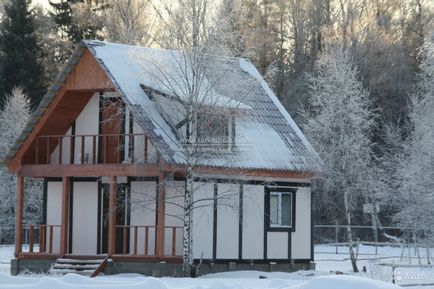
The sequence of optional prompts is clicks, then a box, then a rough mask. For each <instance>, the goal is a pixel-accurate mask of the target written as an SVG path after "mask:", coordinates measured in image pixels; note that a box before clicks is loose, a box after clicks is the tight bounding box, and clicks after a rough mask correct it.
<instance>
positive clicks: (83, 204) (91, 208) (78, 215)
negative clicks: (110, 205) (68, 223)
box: [72, 182, 98, 255]
mask: <svg viewBox="0 0 434 289" xmlns="http://www.w3.org/2000/svg"><path fill="white" fill-rule="evenodd" d="M72 203H73V207H72V210H73V213H72V218H73V221H72V253H73V254H80V255H91V254H96V253H97V251H96V250H97V235H98V183H97V182H73V202H72Z"/></svg>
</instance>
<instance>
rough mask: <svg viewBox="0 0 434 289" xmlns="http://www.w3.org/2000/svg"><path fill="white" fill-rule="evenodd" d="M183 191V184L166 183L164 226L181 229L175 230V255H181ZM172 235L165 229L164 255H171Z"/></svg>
mask: <svg viewBox="0 0 434 289" xmlns="http://www.w3.org/2000/svg"><path fill="white" fill-rule="evenodd" d="M184 191H185V182H183V181H182V182H181V181H173V182H167V184H166V217H165V222H166V226H176V227H181V228H180V229H176V230H175V234H176V244H175V253H176V255H182V237H183V229H182V226H183V221H182V220H183V217H184V210H183V209H182V208H183V206H184ZM172 235H173V230H172V229H170V228H167V229H166V230H165V234H164V238H165V242H164V254H165V255H171V254H172Z"/></svg>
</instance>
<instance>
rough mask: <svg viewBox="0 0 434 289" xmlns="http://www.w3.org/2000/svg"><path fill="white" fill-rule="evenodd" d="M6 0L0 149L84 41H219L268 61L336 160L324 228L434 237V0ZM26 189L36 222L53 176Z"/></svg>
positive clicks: (321, 195)
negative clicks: (371, 228)
mask: <svg viewBox="0 0 434 289" xmlns="http://www.w3.org/2000/svg"><path fill="white" fill-rule="evenodd" d="M2 2H3V3H2V4H1V10H0V14H1V24H0V103H1V113H0V134H1V142H0V147H1V149H0V158H2V159H3V158H4V156H5V155H6V154H7V152H8V149H9V148H10V147H11V146H12V145H13V143H14V141H15V138H16V137H17V136H18V134H19V133H20V131H21V129H22V128H23V127H24V126H25V123H26V121H27V119H28V118H29V117H30V114H31V111H32V110H33V109H34V108H35V107H36V106H37V105H38V103H39V101H40V99H41V98H42V97H43V95H44V93H45V92H46V90H47V89H48V85H49V84H50V83H51V82H52V81H53V80H54V79H55V77H56V76H57V74H58V73H59V71H60V70H61V69H62V67H63V65H65V63H66V61H67V60H68V58H69V56H70V55H71V53H72V51H73V49H74V46H75V44H77V43H79V42H80V41H81V40H82V39H99V40H106V41H112V42H119V43H127V44H136V45H142V46H149V47H156V48H167V49H179V50H185V51H189V50H191V49H196V48H197V47H208V48H209V47H211V46H212V48H213V49H212V50H210V49H208V50H207V52H208V53H212V54H215V55H224V56H236V57H244V58H248V59H250V60H251V61H252V62H253V63H254V64H255V66H256V67H257V68H258V70H259V71H260V72H261V74H262V75H263V76H264V78H265V79H266V80H267V82H268V84H269V85H270V86H271V87H272V89H273V90H274V92H275V93H276V95H277V96H278V97H279V99H280V101H281V102H282V103H283V104H284V106H285V107H286V109H287V110H288V111H289V112H290V114H291V116H292V117H293V118H294V119H295V120H296V121H297V123H298V124H299V125H300V127H301V129H302V131H303V132H304V133H305V134H306V136H307V138H308V139H309V141H310V142H311V143H312V145H313V147H314V148H315V150H316V151H317V152H318V153H319V155H320V157H321V158H322V160H323V162H324V163H323V167H322V172H321V174H319V175H318V178H317V180H316V181H315V184H314V187H313V189H314V190H313V193H314V201H313V204H314V223H315V224H335V223H339V224H359V225H371V224H372V223H373V222H375V223H377V224H380V225H381V224H382V225H396V226H400V227H402V228H407V229H409V230H411V232H412V234H413V235H414V237H415V238H421V239H424V240H430V241H434V206H433V203H434V170H433V169H432V168H433V166H434V126H433V125H432V123H433V122H434V74H433V73H434V19H433V18H434V2H432V0H219V1H214V0H178V1H170V0H57V1H56V0H50V1H48V0H47V1H46V2H47V3H42V2H43V1H39V2H35V1H34V2H32V1H29V0H14V1H6V0H4V1H2ZM210 44H212V45H210ZM0 179H1V180H0V183H1V189H0V216H1V218H0V227H13V226H14V198H15V180H14V177H13V176H12V175H10V174H9V173H8V172H7V170H6V168H4V167H2V168H1V170H0ZM26 186H28V187H29V188H28V189H29V190H32V192H34V193H32V194H27V195H26V196H27V197H28V198H29V199H27V200H26V218H27V219H30V220H35V219H37V218H39V217H40V207H41V206H42V201H41V199H42V198H41V195H40V194H42V190H41V182H40V181H38V180H33V181H32V182H27V183H26ZM364 204H372V205H373V207H374V208H380V211H379V212H374V213H371V214H365V213H364V212H363V205H364ZM374 211H375V210H374ZM348 234H349V238H350V239H351V230H350V231H349V232H348Z"/></svg>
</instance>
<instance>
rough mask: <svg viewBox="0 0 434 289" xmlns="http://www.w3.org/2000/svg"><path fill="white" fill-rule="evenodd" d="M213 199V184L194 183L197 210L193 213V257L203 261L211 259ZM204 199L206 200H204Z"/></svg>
mask: <svg viewBox="0 0 434 289" xmlns="http://www.w3.org/2000/svg"><path fill="white" fill-rule="evenodd" d="M213 197H214V184H212V183H199V182H198V183H195V190H194V201H196V202H197V201H199V200H203V201H200V202H198V203H196V206H198V208H197V209H194V211H193V256H194V258H200V257H201V256H202V253H203V258H204V259H210V258H212V245H213V212H214V208H213V203H214V202H213V200H212V199H213ZM205 199H206V200H205Z"/></svg>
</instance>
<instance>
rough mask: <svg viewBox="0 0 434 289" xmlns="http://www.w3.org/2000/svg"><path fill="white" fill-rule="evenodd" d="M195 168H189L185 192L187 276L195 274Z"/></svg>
mask: <svg viewBox="0 0 434 289" xmlns="http://www.w3.org/2000/svg"><path fill="white" fill-rule="evenodd" d="M193 185H194V173H193V168H191V167H189V168H187V179H186V185H185V194H184V238H183V254H182V256H183V258H182V270H183V272H184V276H185V277H190V276H191V275H192V274H193V207H192V206H193V189H194V188H193Z"/></svg>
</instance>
